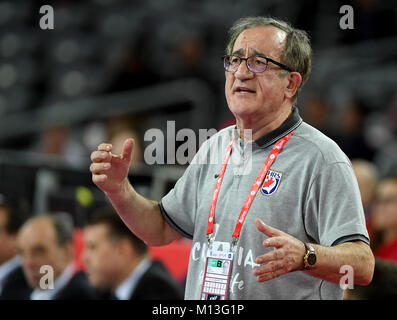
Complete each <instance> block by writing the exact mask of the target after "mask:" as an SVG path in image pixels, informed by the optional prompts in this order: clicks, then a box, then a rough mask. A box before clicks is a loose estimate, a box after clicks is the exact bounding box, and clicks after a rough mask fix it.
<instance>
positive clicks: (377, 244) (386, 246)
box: [371, 176, 397, 263]
mask: <svg viewBox="0 0 397 320" xmlns="http://www.w3.org/2000/svg"><path fill="white" fill-rule="evenodd" d="M371 230H372V241H371V247H372V250H373V252H374V255H375V257H378V258H383V259H387V260H392V261H394V262H395V263H397V176H389V177H385V178H383V179H382V180H381V181H380V182H379V184H378V186H377V190H376V199H375V203H374V207H373V210H372V214H371Z"/></svg>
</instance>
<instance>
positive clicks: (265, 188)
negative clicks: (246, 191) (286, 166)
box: [261, 170, 283, 196]
mask: <svg viewBox="0 0 397 320" xmlns="http://www.w3.org/2000/svg"><path fill="white" fill-rule="evenodd" d="M282 176H283V174H282V173H281V172H277V171H274V170H269V171H268V172H267V174H266V178H265V181H264V182H263V185H262V187H261V191H262V193H263V194H264V195H265V196H270V195H271V194H273V193H274V192H276V191H277V188H278V186H279V185H280V181H281V177H282Z"/></svg>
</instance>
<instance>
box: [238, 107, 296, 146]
mask: <svg viewBox="0 0 397 320" xmlns="http://www.w3.org/2000/svg"><path fill="white" fill-rule="evenodd" d="M291 114H292V107H291V108H290V109H286V110H285V111H284V112H281V113H279V114H277V115H276V116H272V117H271V118H269V117H261V118H259V119H257V117H255V116H254V117H252V116H251V117H249V118H247V119H242V118H236V124H237V129H238V132H239V135H240V138H242V139H243V140H244V141H251V140H252V141H255V140H257V139H259V138H260V137H262V136H264V135H265V134H268V133H269V132H272V131H273V130H275V129H277V128H278V127H280V126H281V125H282V124H283V123H284V122H285V121H286V120H287V119H288V118H289V117H290V116H291ZM247 130H249V131H247Z"/></svg>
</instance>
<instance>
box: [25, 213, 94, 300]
mask: <svg viewBox="0 0 397 320" xmlns="http://www.w3.org/2000/svg"><path fill="white" fill-rule="evenodd" d="M73 231H74V228H73V222H72V219H71V217H70V216H68V215H67V214H52V215H38V216H35V217H33V218H30V219H29V220H28V221H27V222H26V223H25V224H24V225H23V226H22V228H21V230H20V233H19V235H18V246H19V250H20V254H21V257H22V269H23V272H24V275H25V278H26V282H27V283H26V284H27V286H28V289H29V290H28V291H27V294H26V290H25V291H21V292H23V293H24V294H25V295H21V296H20V299H24V300H29V299H30V300H72V299H73V300H83V299H95V298H96V291H95V290H94V289H93V288H92V287H91V286H90V284H89V281H88V279H87V277H86V275H85V274H84V273H83V272H82V271H78V272H76V271H75V270H74V266H73V257H74V247H73ZM42 266H50V267H51V268H52V270H53V279H52V280H53V282H52V284H53V286H51V285H50V281H51V280H50V279H49V278H48V283H47V284H48V286H43V283H42V282H45V281H41V279H42V278H43V277H45V276H47V275H50V272H48V273H46V272H44V273H41V272H40V269H41V267H42ZM21 289H23V288H21Z"/></svg>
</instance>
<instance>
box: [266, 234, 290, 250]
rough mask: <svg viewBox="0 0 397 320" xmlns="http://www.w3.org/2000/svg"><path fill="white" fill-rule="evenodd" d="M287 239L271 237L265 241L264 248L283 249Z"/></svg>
mask: <svg viewBox="0 0 397 320" xmlns="http://www.w3.org/2000/svg"><path fill="white" fill-rule="evenodd" d="M285 242H286V241H285V238H284V237H281V236H278V237H271V238H267V239H266V240H264V241H263V246H264V247H265V248H269V247H273V248H281V247H282V246H284V244H285Z"/></svg>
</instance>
